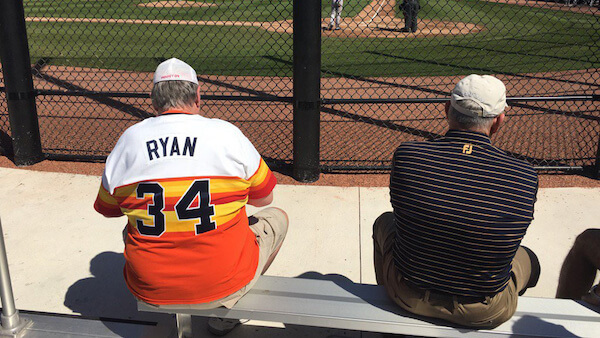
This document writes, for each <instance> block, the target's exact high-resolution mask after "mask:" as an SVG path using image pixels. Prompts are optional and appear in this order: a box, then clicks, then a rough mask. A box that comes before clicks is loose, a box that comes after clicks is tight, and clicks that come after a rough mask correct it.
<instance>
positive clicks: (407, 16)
mask: <svg viewBox="0 0 600 338" xmlns="http://www.w3.org/2000/svg"><path fill="white" fill-rule="evenodd" d="M400 9H401V10H402V13H403V14H404V28H402V29H401V30H400V31H401V32H407V33H416V32H417V31H418V29H417V14H418V13H419V10H420V9H421V5H420V4H419V0H403V1H402V3H401V4H400Z"/></svg>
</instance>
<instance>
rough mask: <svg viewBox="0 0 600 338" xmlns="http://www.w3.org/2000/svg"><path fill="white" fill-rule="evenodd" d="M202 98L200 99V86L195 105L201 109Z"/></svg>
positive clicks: (197, 90)
mask: <svg viewBox="0 0 600 338" xmlns="http://www.w3.org/2000/svg"><path fill="white" fill-rule="evenodd" d="M201 100H202V99H201V97H200V86H198V88H197V89H196V100H195V101H194V103H196V106H198V107H200V101H201Z"/></svg>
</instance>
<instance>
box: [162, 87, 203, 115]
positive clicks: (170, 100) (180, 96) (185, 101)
mask: <svg viewBox="0 0 600 338" xmlns="http://www.w3.org/2000/svg"><path fill="white" fill-rule="evenodd" d="M197 90H198V85H197V84H195V83H192V82H189V81H162V82H158V83H155V84H154V87H153V88H152V94H150V97H151V98H152V106H154V109H156V110H157V111H158V112H160V113H162V112H164V111H167V110H169V109H173V108H180V107H183V106H188V105H192V104H193V103H194V101H196V91H197Z"/></svg>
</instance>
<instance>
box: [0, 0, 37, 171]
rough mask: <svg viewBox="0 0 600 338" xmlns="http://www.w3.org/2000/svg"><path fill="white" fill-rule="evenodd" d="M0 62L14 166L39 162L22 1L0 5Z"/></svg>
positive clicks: (1, 2) (33, 93)
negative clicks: (0, 62)
mask: <svg viewBox="0 0 600 338" xmlns="http://www.w3.org/2000/svg"><path fill="white" fill-rule="evenodd" d="M0 51H1V53H0V59H1V60H2V73H3V75H4V84H5V88H6V101H7V105H8V115H9V121H10V133H11V136H12V140H13V152H14V161H15V164H16V165H19V166H21V165H30V164H34V163H37V162H39V161H41V160H42V159H43V154H42V144H41V140H40V127H39V125H38V118H37V111H36V106H35V92H34V89H33V80H32V78H31V64H30V60H29V46H28V43H27V32H26V30H25V12H24V9H23V1H22V0H2V1H0Z"/></svg>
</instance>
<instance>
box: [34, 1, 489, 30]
mask: <svg viewBox="0 0 600 338" xmlns="http://www.w3.org/2000/svg"><path fill="white" fill-rule="evenodd" d="M138 6H144V7H157V8H161V7H207V6H216V4H211V3H205V2H193V1H182V2H179V1H159V2H148V3H143V4H138ZM395 6H396V1H395V0H389V1H383V2H382V1H381V0H373V1H372V2H371V3H370V4H369V5H367V6H366V7H365V8H364V9H363V10H362V11H361V12H360V13H359V14H358V15H356V16H355V17H352V18H343V21H342V23H341V28H342V30H339V31H325V32H324V36H328V37H362V38H403V37H409V36H410V37H414V36H426V35H427V36H431V35H460V34H474V33H477V32H479V31H481V30H482V29H484V27H483V26H482V25H475V24H470V23H463V22H450V21H437V20H428V19H422V20H419V32H418V33H417V34H413V33H404V32H400V29H401V28H402V27H404V19H403V18H397V17H396V16H395V11H394V8H395ZM25 20H26V21H29V22H73V23H119V24H149V25H186V26H187V25H197V26H241V27H256V28H260V29H264V30H266V31H269V32H278V33H287V34H293V22H292V20H281V21H273V22H253V21H233V20H231V21H223V20H216V21H215V20H155V19H104V18H56V17H27V18H26V19H25ZM327 23H328V19H323V20H322V26H323V27H326V26H327Z"/></svg>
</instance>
